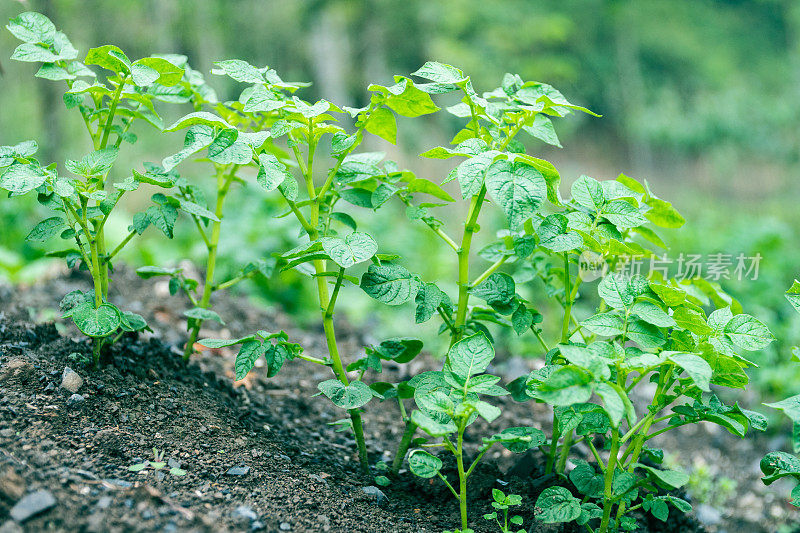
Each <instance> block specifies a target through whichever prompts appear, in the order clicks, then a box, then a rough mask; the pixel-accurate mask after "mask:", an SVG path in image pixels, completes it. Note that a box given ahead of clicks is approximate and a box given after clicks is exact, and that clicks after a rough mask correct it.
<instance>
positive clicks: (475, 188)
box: [455, 153, 494, 198]
mask: <svg viewBox="0 0 800 533" xmlns="http://www.w3.org/2000/svg"><path fill="white" fill-rule="evenodd" d="M493 160H494V155H493V154H489V153H482V154H478V155H476V156H475V157H472V158H470V159H467V160H466V161H462V162H461V164H460V165H458V166H457V167H456V169H455V177H456V179H458V184H459V185H460V186H461V197H462V198H471V197H473V196H475V195H476V194H478V193H479V192H480V190H481V187H482V186H483V182H484V180H485V179H486V171H487V169H488V168H489V165H491V164H492V161H493Z"/></svg>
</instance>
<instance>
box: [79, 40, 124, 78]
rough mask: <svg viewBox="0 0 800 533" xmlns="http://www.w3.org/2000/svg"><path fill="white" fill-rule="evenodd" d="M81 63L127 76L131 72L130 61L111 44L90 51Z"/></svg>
mask: <svg viewBox="0 0 800 533" xmlns="http://www.w3.org/2000/svg"><path fill="white" fill-rule="evenodd" d="M83 62H84V63H86V64H87V65H97V66H98V67H102V68H104V69H106V70H110V71H112V72H116V73H122V74H129V73H130V71H131V60H130V59H128V56H126V55H125V53H124V52H123V51H122V50H120V49H119V48H118V47H116V46H114V45H111V44H107V45H104V46H98V47H97V48H92V49H90V50H89V52H88V53H87V54H86V59H84V61H83Z"/></svg>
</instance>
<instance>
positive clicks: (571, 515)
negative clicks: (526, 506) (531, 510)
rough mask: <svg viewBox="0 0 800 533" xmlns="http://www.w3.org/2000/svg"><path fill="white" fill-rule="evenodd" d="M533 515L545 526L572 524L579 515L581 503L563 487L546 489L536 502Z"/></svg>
mask: <svg viewBox="0 0 800 533" xmlns="http://www.w3.org/2000/svg"><path fill="white" fill-rule="evenodd" d="M535 513H536V517H537V518H538V519H539V520H541V521H542V522H544V523H545V524H557V523H560V522H572V521H573V520H576V519H577V518H578V517H579V516H580V515H581V501H580V500H579V499H578V498H576V497H575V496H573V495H572V493H571V492H570V491H568V490H567V489H565V488H564V487H547V488H546V489H544V490H543V491H542V493H541V494H539V498H538V499H537V500H536V510H535Z"/></svg>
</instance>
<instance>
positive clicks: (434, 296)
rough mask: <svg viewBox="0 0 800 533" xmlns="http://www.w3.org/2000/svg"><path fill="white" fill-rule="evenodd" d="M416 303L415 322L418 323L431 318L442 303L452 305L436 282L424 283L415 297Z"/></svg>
mask: <svg viewBox="0 0 800 533" xmlns="http://www.w3.org/2000/svg"><path fill="white" fill-rule="evenodd" d="M414 303H415V304H416V305H417V307H416V310H415V312H414V322H416V323H417V324H421V323H423V322H427V321H428V320H430V319H431V317H432V316H433V315H434V313H436V308H438V307H439V306H440V305H445V306H450V305H451V304H450V298H449V297H448V296H447V294H446V293H444V292H442V290H441V289H440V288H439V287H437V286H436V285H435V284H434V283H426V284H424V285H422V286H421V287H420V289H419V292H417V296H416V297H415V298H414Z"/></svg>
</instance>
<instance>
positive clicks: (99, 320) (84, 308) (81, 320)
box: [72, 302, 120, 337]
mask: <svg viewBox="0 0 800 533" xmlns="http://www.w3.org/2000/svg"><path fill="white" fill-rule="evenodd" d="M72 320H73V321H74V322H75V325H76V326H78V329H79V330H81V333H83V334H84V335H86V336H87V337H107V336H109V335H111V334H112V333H114V332H115V331H116V330H117V328H118V327H119V326H120V314H119V309H117V308H116V307H114V306H113V305H111V304H106V303H104V304H102V305H100V307H98V308H97V309H95V308H94V306H93V305H92V304H91V303H89V302H83V303H81V304H79V305H77V306H76V307H75V308H74V309H73V310H72Z"/></svg>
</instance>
